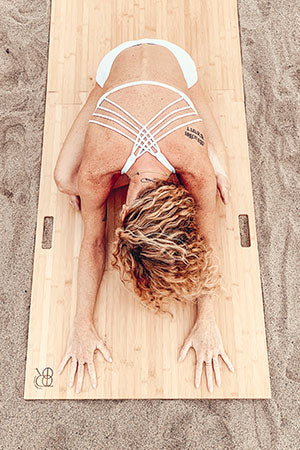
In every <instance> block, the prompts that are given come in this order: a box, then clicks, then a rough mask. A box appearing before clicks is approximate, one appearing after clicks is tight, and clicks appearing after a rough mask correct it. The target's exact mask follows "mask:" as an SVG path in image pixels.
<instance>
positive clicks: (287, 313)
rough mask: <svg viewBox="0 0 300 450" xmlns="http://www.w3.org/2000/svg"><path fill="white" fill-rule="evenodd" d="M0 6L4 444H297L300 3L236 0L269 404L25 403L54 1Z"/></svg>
mask: <svg viewBox="0 0 300 450" xmlns="http://www.w3.org/2000/svg"><path fill="white" fill-rule="evenodd" d="M74 1H75V0H74ZM224 1H225V0H224ZM0 9H1V11H2V15H1V19H0V20H1V24H0V38H1V50H0V54H1V65H0V96H1V101H0V108H1V112H0V139H1V142H0V145H1V180H0V198H1V217H0V236H1V244H0V245H1V252H0V254H1V262H0V264H1V267H0V270H1V275H2V276H1V281H0V289H1V290H0V295H1V315H0V319H1V321H0V333H1V341H0V346H1V369H0V370H1V373H0V377H1V382H0V386H1V408H0V421H1V431H0V448H1V449H17V448H20V449H33V448H34V449H56V450H57V449H75V448H76V449H77V448H78V449H91V448H93V449H94V448H97V449H98V448H101V449H102V448H105V449H118V450H119V449H123V448H124V449H125V448H126V449H127V448H132V449H205V450H208V449H214V450H215V449H230V450H231V449H272V450H274V449H289V450H291V449H296V448H300V440H299V437H298V436H297V432H298V433H299V429H298V430H297V427H296V415H297V413H298V416H299V406H298V409H297V396H298V398H299V394H298V393H299V381H300V376H299V366H300V364H299V354H300V351H299V334H298V336H297V325H298V324H299V314H298V312H299V308H297V303H298V302H297V291H296V283H297V271H296V232H297V229H296V208H297V203H298V204H299V196H297V191H296V188H297V185H296V183H297V181H298V183H299V178H297V174H296V168H297V167H296V166H297V162H298V166H299V153H298V152H297V144H298V146H299V136H298V137H297V123H296V113H297V103H296V102H297V98H296V95H297V91H298V89H299V78H297V74H298V75H299V59H298V60H297V41H296V40H297V38H298V39H299V32H298V29H299V26H298V27H297V24H296V17H295V16H296V1H294V0H286V1H284V2H282V1H279V0H272V1H267V0H239V16H240V32H241V40H242V58H243V75H244V84H245V95H246V114H247V126H248V137H249V149H250V160H251V173H252V183H253V193H254V203H255V213H256V225H257V234H258V243H259V256H260V266H261V278H262V284H263V294H264V312H265V323H266V333H267V343H268V353H269V365H270V374H271V387H272V394H273V398H272V399H271V400H204V401H198V400H192V401H191V400H183V401H182V400H179V401H177V400H174V401H172V400H155V401H148V400H140V401H131V400H125V401H124V400H122V401H114V400H113V401H86V400H85V401H82V402H75V401H25V400H24V399H23V389H24V376H25V360H26V350H27V335H28V320H29V311H30V294H31V282H32V266H33V251H34V242H35V228H36V217H37V205H38V190H39V179H40V165H41V151H42V138H43V126H44V113H45V93H46V76H47V58H48V37H49V15H50V1H49V0H31V1H25V0H10V1H9V2H8V1H6V0H0ZM3 13H4V14H3ZM297 63H298V69H297ZM297 70H298V72H297ZM298 112H299V110H298ZM298 131H299V130H298ZM298 241H299V234H298Z"/></svg>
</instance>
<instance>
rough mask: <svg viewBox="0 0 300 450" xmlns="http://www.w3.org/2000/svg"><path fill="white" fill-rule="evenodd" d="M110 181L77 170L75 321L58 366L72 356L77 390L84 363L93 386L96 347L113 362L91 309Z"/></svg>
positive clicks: (100, 272)
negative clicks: (80, 229) (80, 228)
mask: <svg viewBox="0 0 300 450" xmlns="http://www.w3.org/2000/svg"><path fill="white" fill-rule="evenodd" d="M112 184H113V176H111V175H110V174H108V175H104V176H98V182H95V180H91V178H90V177H89V173H88V172H86V171H85V169H83V170H79V174H78V186H79V193H80V196H81V202H82V203H81V212H82V219H83V223H84V235H83V239H82V243H81V249H80V254H79V262H78V277H77V278H78V279H77V287H78V289H77V300H76V313H75V317H74V322H73V324H72V326H71V330H70V333H69V337H68V342H67V350H66V353H65V356H64V358H63V360H62V362H61V364H60V366H59V369H58V373H60V372H61V371H62V370H63V368H64V366H65V365H66V363H67V362H68V360H69V359H70V358H72V364H71V372H70V381H69V385H70V387H71V386H72V385H73V383H74V378H75V374H76V371H77V364H78V377H77V387H76V392H77V393H78V392H80V390H81V387H82V383H83V376H84V364H85V363H87V367H88V371H89V374H90V378H91V383H92V385H93V387H96V372H95V366H94V352H95V350H96V349H99V350H100V351H101V352H102V354H103V356H104V357H105V359H106V360H107V361H110V362H112V359H111V356H110V351H109V350H108V348H107V347H106V344H105V343H104V342H103V340H102V339H101V338H100V337H99V336H98V333H97V331H96V329H95V327H94V324H93V313H94V307H95V302H96V298H97V293H98V290H99V286H100V283H101V280H102V276H103V273H104V269H105V261H106V241H105V230H106V200H107V197H108V195H109V193H110V190H111V188H112Z"/></svg>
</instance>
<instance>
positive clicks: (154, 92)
mask: <svg viewBox="0 0 300 450" xmlns="http://www.w3.org/2000/svg"><path fill="white" fill-rule="evenodd" d="M137 80H153V81H160V82H162V83H166V84H169V85H172V86H174V87H176V88H178V89H179V90H181V91H182V92H184V93H185V94H187V95H188V96H189V97H190V99H191V100H192V102H193V103H194V106H195V108H196V110H197V111H198V113H199V116H200V117H202V118H203V122H197V123H194V124H193V126H192V131H191V130H188V129H187V128H188V127H187V126H186V127H182V128H181V129H178V130H176V131H175V132H172V133H171V134H170V135H168V136H166V138H164V139H162V141H160V143H159V145H160V149H161V152H162V153H163V154H164V155H165V157H166V158H167V159H168V160H169V161H170V163H171V164H172V165H173V167H175V169H176V174H171V172H170V171H169V170H168V169H167V168H166V167H165V166H164V165H162V164H161V163H160V162H159V161H158V160H156V158H154V157H153V156H152V155H151V154H149V153H145V154H144V155H142V156H141V157H140V158H138V159H137V160H136V162H135V163H134V165H133V166H132V167H131V168H130V169H129V171H128V173H127V175H125V174H124V175H122V176H121V174H120V170H121V168H122V167H123V165H124V164H125V161H126V159H127V158H128V156H129V155H130V153H131V149H132V143H131V142H130V141H129V140H127V139H126V138H125V137H123V136H121V135H119V134H118V133H116V132H113V131H112V130H109V129H107V128H104V127H101V126H99V125H96V124H93V123H88V120H89V119H91V118H92V117H93V116H92V114H93V112H94V111H95V108H96V104H97V101H98V99H99V98H100V97H101V95H103V94H104V93H105V92H106V91H107V90H110V89H112V88H113V87H115V86H118V85H120V84H123V83H127V82H130V81H137ZM176 98H178V94H176V93H174V92H172V91H169V90H168V89H165V88H163V87H161V86H153V85H139V86H131V87H130V88H126V89H123V90H120V91H117V92H115V93H113V94H112V95H111V96H110V99H111V100H115V101H116V102H117V103H118V104H120V105H122V106H123V107H124V108H125V109H126V110H128V111H130V113H131V114H133V115H134V116H135V117H136V118H137V119H138V120H139V121H140V122H142V123H146V122H147V121H148V120H149V118H151V117H153V116H154V115H155V114H156V113H157V112H158V111H159V110H160V109H162V108H163V107H164V106H165V105H167V104H168V103H170V102H171V101H173V100H175V99H176ZM181 106H186V104H184V105H183V104H178V108H179V107H181ZM180 120H182V123H184V122H185V121H186V118H182V119H180ZM179 123H180V122H178V124H179ZM186 132H187V133H188V135H186V134H185V133H186ZM191 136H194V137H191ZM224 148H225V146H224V143H223V140H222V137H221V134H220V131H219V129H218V126H217V124H216V122H215V119H214V118H213V116H212V114H211V111H210V109H209V107H208V104H207V102H206V99H205V95H204V92H203V90H202V88H201V83H200V81H198V82H197V83H196V84H195V85H194V86H192V87H191V88H190V89H187V87H186V81H185V79H184V77H183V73H182V71H181V68H180V66H179V64H178V61H177V59H176V58H175V56H174V55H173V54H172V53H171V52H170V51H169V50H168V49H166V48H165V47H161V46H157V45H147V44H143V45H140V46H135V47H131V48H128V49H126V50H125V51H124V52H122V53H121V54H119V55H118V57H117V58H116V59H115V61H114V63H113V66H112V69H111V72H110V75H109V78H108V79H107V81H106V83H105V86H104V88H101V87H100V86H99V85H98V84H96V85H95V87H94V88H93V90H92V91H91V93H90V94H89V97H88V99H87V101H86V103H85V105H84V106H83V107H82V109H81V111H80V112H79V114H78V115H77V117H76V119H75V121H74V123H73V125H72V127H71V129H70V131H69V133H68V135H67V137H66V139H65V141H64V144H63V147H62V149H61V152H60V154H59V157H58V160H57V163H56V167H55V172H54V178H55V181H56V184H57V186H58V189H59V190H60V191H62V192H65V193H67V194H68V195H69V198H70V202H71V204H72V205H73V206H74V208H76V209H77V210H80V211H81V214H82V220H83V223H84V236H83V240H82V243H81V249H80V255H79V262H78V277H77V279H78V289H77V292H78V295H77V303H76V314H75V319H74V323H73V326H72V328H71V331H70V334H69V338H68V343H67V349H66V353H65V355H64V358H63V359H62V362H61V364H60V368H59V369H60V372H61V371H62V370H63V368H64V367H65V365H66V364H67V362H68V360H69V359H70V358H71V357H72V365H71V375H70V385H71V386H72V385H73V383H74V377H75V374H76V370H77V363H78V377H77V386H76V391H77V392H80V390H81V387H82V382H83V377H84V364H85V363H86V364H87V367H88V371H89V375H90V379H91V382H92V385H93V386H94V387H95V386H96V374H95V367H94V362H93V355H94V352H95V351H96V350H97V349H98V350H100V351H101V353H102V355H103V356H104V358H105V359H106V360H107V361H110V359H109V358H110V356H111V355H110V351H109V349H108V348H107V346H106V344H105V343H104V342H103V340H102V339H101V337H100V335H98V332H97V330H96V329H95V327H94V325H93V311H94V306H95V301H96V297H97V292H98V289H99V286H100V283H101V280H102V276H103V272H104V268H105V261H106V243H105V228H106V200H107V197H108V195H109V193H110V191H111V190H112V189H113V188H116V187H119V186H122V185H127V184H128V191H127V199H126V204H125V208H123V213H124V214H126V205H127V206H128V205H130V203H131V202H132V201H133V200H134V199H135V198H136V196H137V195H138V193H139V192H140V191H141V189H144V188H145V187H146V186H148V185H149V184H150V185H151V184H152V183H153V180H155V179H156V178H163V179H166V178H168V177H171V178H172V179H173V181H174V182H176V183H182V184H183V185H184V186H186V188H187V189H188V190H189V191H190V192H191V194H192V195H193V196H194V198H195V200H196V204H197V218H198V220H199V228H200V229H201V232H202V235H203V237H204V238H205V239H206V240H207V242H208V244H209V245H211V246H212V247H213V249H214V252H213V254H214V255H217V252H218V249H217V245H216V238H215V219H216V217H215V210H216V208H215V206H216V192H217V189H219V191H220V194H221V197H222V200H223V201H224V202H225V201H226V200H228V197H227V196H228V192H229V188H230V184H229V180H228V178H227V176H226V173H225V172H224V169H223V168H222V166H221V164H220V162H219V160H218V157H217V154H216V152H215V151H219V150H220V151H223V150H224ZM137 172H139V174H137ZM222 177H223V178H222ZM224 180H225V181H224ZM226 183H227V184H226ZM228 186H229V187H228ZM198 212H199V214H198ZM112 301H113V299H112ZM205 321H208V322H209V323H210V324H211V323H212V322H213V321H214V315H213V307H212V304H211V299H210V298H209V297H208V298H202V299H201V302H200V301H199V304H198V314H197V323H198V324H199V325H197V327H196V328H195V329H194V331H193V330H192V331H191V333H190V335H189V336H188V338H187V340H186V342H185V346H184V348H183V349H182V351H181V355H182V356H183V357H184V356H185V354H186V352H187V351H188V348H189V344H190V343H193V345H196V346H197V342H205V344H204V345H205V349H204V350H205V354H202V353H201V355H200V353H199V354H198V353H197V358H198V356H199V358H200V357H201V358H202V357H203V358H204V359H205V358H206V360H205V361H206V362H207V365H208V367H209V364H210V363H209V361H210V358H211V357H213V356H214V355H216V354H217V352H218V351H220V349H221V348H222V341H221V338H220V334H219V332H218V328H217V325H215V326H212V325H211V326H210V327H209V330H211V331H209V332H207V333H206V335H205V340H203V332H202V331H199V330H202V329H203V323H205ZM200 324H201V326H200ZM205 329H206V331H207V330H208V328H207V327H206V328H205ZM195 348H196V347H195ZM197 348H198V347H197ZM202 350H203V349H202ZM223 355H224V354H223ZM225 357H226V355H225V356H224V358H225ZM199 360H200V359H199ZM196 370H197V376H196V384H197V383H198V382H199V365H198V366H197V369H196ZM211 373H212V372H211V371H210V370H209V369H207V379H208V386H209V387H211V386H212V379H211ZM218 376H219V375H218Z"/></svg>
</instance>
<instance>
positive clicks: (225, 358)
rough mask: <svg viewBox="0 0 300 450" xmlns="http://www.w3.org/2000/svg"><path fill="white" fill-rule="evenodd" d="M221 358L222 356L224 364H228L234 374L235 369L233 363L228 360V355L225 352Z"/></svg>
mask: <svg viewBox="0 0 300 450" xmlns="http://www.w3.org/2000/svg"><path fill="white" fill-rule="evenodd" d="M221 356H222V358H223V360H224V362H225V363H226V364H227V366H228V368H229V370H231V372H234V367H233V365H232V362H231V361H230V359H229V358H228V356H227V355H226V353H225V351H224V350H223V351H222V352H221Z"/></svg>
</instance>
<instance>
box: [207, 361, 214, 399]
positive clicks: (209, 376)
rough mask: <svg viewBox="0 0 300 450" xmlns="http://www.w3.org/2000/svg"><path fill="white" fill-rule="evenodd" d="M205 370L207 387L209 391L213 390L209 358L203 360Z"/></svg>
mask: <svg viewBox="0 0 300 450" xmlns="http://www.w3.org/2000/svg"><path fill="white" fill-rule="evenodd" d="M205 371H206V379H207V387H208V390H209V392H212V391H213V376H212V372H213V370H212V362H211V358H208V361H205Z"/></svg>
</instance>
